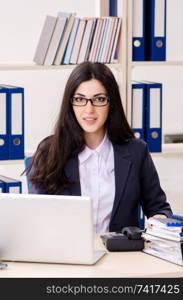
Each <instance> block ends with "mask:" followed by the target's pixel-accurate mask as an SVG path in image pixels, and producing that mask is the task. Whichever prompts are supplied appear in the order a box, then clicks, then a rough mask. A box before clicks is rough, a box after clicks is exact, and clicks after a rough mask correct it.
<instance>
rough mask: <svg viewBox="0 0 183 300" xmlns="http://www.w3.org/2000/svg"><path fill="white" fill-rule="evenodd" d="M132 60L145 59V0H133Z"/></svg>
mask: <svg viewBox="0 0 183 300" xmlns="http://www.w3.org/2000/svg"><path fill="white" fill-rule="evenodd" d="M132 3H133V8H132V13H133V17H132V60H133V61H144V60H145V44H146V42H145V28H146V0H133V2H132Z"/></svg>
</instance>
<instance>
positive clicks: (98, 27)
mask: <svg viewBox="0 0 183 300" xmlns="http://www.w3.org/2000/svg"><path fill="white" fill-rule="evenodd" d="M103 20H104V19H103V18H102V17H100V18H97V20H96V27H95V32H94V35H93V41H92V45H91V48H90V52H89V57H88V60H89V61H91V62H94V60H95V53H96V49H97V45H98V40H99V36H100V31H101V27H102V23H103Z"/></svg>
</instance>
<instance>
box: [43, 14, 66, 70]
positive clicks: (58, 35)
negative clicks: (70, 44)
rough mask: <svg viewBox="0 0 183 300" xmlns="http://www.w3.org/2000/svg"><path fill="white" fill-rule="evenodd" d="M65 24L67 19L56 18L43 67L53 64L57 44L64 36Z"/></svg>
mask: <svg viewBox="0 0 183 300" xmlns="http://www.w3.org/2000/svg"><path fill="white" fill-rule="evenodd" d="M66 22H67V17H64V16H63V17H57V21H56V25H55V28H54V31H53V34H52V37H51V41H50V43H49V46H48V50H47V53H46V57H45V60H44V65H49V66H50V65H52V64H53V62H54V59H55V56H56V52H57V49H58V46H59V43H60V41H61V40H62V37H63V34H64V29H65V25H66Z"/></svg>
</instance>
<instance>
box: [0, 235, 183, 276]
mask: <svg viewBox="0 0 183 300" xmlns="http://www.w3.org/2000/svg"><path fill="white" fill-rule="evenodd" d="M96 246H97V248H98V249H99V248H100V249H101V248H104V246H103V245H102V242H101V240H100V239H99V238H98V237H97V239H96ZM0 277H48V278H51V277H54V278H56V277H57V278H62V277H65V278H69V277H70V278H71V277H73V278H79V277H80V278H85V277H89V278H96V277H98V278H99V277H101V278H106V277H112V278H113V277H115V278H129V277H132V278H133V277H134V278H136V277H146V278H148V277H156V278H158V277H163V278H165V277H172V278H175V277H183V267H182V266H178V265H175V264H173V263H170V262H167V261H165V260H162V259H160V258H157V257H154V256H152V255H149V254H146V253H143V252H141V251H138V252H108V253H107V254H106V255H104V256H103V257H102V258H101V259H100V260H99V261H98V262H97V263H96V264H95V265H92V266H88V265H71V264H70V265H69V264H49V263H47V264H46V263H24V262H8V267H7V268H6V269H4V270H0Z"/></svg>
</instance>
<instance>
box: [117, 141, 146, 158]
mask: <svg viewBox="0 0 183 300" xmlns="http://www.w3.org/2000/svg"><path fill="white" fill-rule="evenodd" d="M120 150H121V152H123V153H125V155H130V156H131V157H133V158H134V159H135V160H136V159H140V158H143V157H144V156H145V155H146V154H147V153H148V152H149V151H148V146H147V143H146V142H145V141H143V140H141V139H137V138H131V139H128V140H126V141H125V142H124V143H123V144H122V145H121V146H120Z"/></svg>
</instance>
